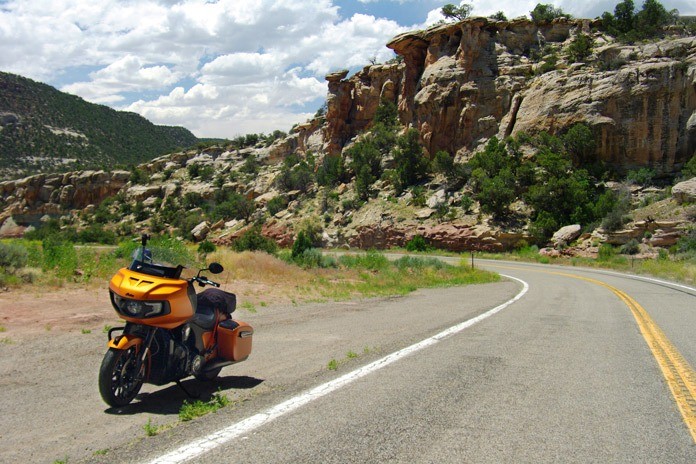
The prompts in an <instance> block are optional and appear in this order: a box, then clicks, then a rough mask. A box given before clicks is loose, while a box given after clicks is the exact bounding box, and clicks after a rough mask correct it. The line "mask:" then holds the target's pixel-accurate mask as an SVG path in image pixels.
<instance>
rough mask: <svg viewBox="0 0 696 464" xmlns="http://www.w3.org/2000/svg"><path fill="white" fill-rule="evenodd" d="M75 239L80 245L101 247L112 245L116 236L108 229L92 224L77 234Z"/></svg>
mask: <svg viewBox="0 0 696 464" xmlns="http://www.w3.org/2000/svg"><path fill="white" fill-rule="evenodd" d="M77 239H78V240H79V241H80V242H82V243H100V244H103V245H114V244H115V243H116V234H115V233H114V232H113V231H111V230H108V229H104V228H103V227H101V226H99V225H97V224H92V225H91V226H89V227H88V228H86V229H84V230H81V231H80V232H78V233H77Z"/></svg>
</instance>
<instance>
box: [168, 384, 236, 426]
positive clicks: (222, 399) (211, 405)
mask: <svg viewBox="0 0 696 464" xmlns="http://www.w3.org/2000/svg"><path fill="white" fill-rule="evenodd" d="M228 404H230V399H229V398H227V396H226V395H223V394H222V393H221V392H220V391H218V392H217V393H213V396H212V398H210V400H208V401H201V400H196V401H194V402H192V403H189V402H188V401H184V404H182V405H181V408H180V409H179V420H180V421H182V422H187V421H190V420H193V419H195V418H196V417H201V416H204V415H206V414H209V413H211V412H215V411H217V410H218V409H220V408H224V407H225V406H227V405H228Z"/></svg>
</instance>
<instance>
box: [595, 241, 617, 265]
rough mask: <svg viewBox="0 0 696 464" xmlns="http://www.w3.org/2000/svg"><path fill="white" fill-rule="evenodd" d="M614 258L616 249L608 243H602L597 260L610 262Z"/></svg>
mask: <svg viewBox="0 0 696 464" xmlns="http://www.w3.org/2000/svg"><path fill="white" fill-rule="evenodd" d="M613 256H614V247H612V246H611V245H609V244H608V243H602V244H601V245H600V246H599V253H598V256H597V259H598V260H600V261H608V260H610V259H611V258H612V257H613Z"/></svg>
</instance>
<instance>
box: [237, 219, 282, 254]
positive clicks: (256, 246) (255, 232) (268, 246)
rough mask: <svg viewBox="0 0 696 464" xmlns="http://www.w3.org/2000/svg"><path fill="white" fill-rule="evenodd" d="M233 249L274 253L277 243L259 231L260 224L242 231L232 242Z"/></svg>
mask: <svg viewBox="0 0 696 464" xmlns="http://www.w3.org/2000/svg"><path fill="white" fill-rule="evenodd" d="M232 248H233V249H234V250H235V251H240V252H241V251H265V252H266V253H268V254H271V255H272V254H274V253H275V252H276V251H277V250H278V244H277V243H276V242H275V241H273V240H272V239H270V238H268V237H264V236H263V234H262V233H261V226H254V227H251V228H250V229H248V230H247V231H246V232H244V233H243V234H242V235H241V236H240V237H239V238H238V239H236V240H235V241H234V242H232Z"/></svg>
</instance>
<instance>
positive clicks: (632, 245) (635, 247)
mask: <svg viewBox="0 0 696 464" xmlns="http://www.w3.org/2000/svg"><path fill="white" fill-rule="evenodd" d="M619 252H620V253H621V254H623V255H637V254H638V252H640V244H639V243H638V241H637V240H636V239H631V240H629V241H628V242H626V243H624V244H623V245H621V248H619Z"/></svg>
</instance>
